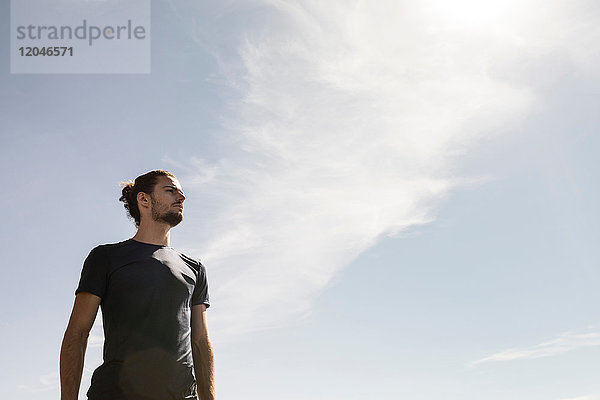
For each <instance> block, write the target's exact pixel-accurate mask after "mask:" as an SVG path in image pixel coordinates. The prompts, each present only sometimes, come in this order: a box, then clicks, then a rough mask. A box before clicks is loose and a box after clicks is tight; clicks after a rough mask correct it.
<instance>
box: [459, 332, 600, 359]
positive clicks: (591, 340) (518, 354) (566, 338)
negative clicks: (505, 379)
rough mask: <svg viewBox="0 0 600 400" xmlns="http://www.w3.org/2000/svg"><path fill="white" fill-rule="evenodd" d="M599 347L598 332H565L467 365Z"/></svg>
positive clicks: (545, 355) (533, 357) (538, 356)
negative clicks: (532, 344) (544, 340)
mask: <svg viewBox="0 0 600 400" xmlns="http://www.w3.org/2000/svg"><path fill="white" fill-rule="evenodd" d="M592 346H600V332H587V333H573V332H567V333H563V334H561V335H559V336H558V337H556V338H554V339H552V340H549V341H546V342H542V343H539V344H536V345H534V346H530V347H522V348H515V349H507V350H503V351H501V352H498V353H495V354H492V355H491V356H488V357H484V358H482V359H480V360H477V361H473V362H471V363H470V364H469V365H470V366H476V365H478V364H483V363H488V362H497V361H515V360H530V359H535V358H542V357H552V356H556V355H559V354H563V353H566V352H569V351H572V350H576V349H579V348H582V347H592Z"/></svg>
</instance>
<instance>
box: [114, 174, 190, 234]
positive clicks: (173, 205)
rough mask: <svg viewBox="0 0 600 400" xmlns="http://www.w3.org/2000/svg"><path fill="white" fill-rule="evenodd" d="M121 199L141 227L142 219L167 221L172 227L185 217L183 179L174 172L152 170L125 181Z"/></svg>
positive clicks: (136, 223)
mask: <svg viewBox="0 0 600 400" xmlns="http://www.w3.org/2000/svg"><path fill="white" fill-rule="evenodd" d="M122 186H123V191H122V194H121V197H120V198H119V200H120V201H122V202H123V203H124V206H125V209H126V210H127V213H128V214H129V216H130V217H131V218H132V219H133V220H134V221H135V225H136V226H140V223H141V221H142V219H151V220H153V221H156V222H164V223H166V224H168V225H169V226H171V227H174V226H175V225H177V224H179V223H180V222H181V220H182V219H183V201H184V200H185V196H184V195H183V191H182V189H181V185H180V184H179V181H178V180H177V178H176V177H175V175H173V174H172V173H170V172H168V171H163V170H156V171H150V172H148V173H145V174H144V175H140V176H138V177H137V178H135V181H133V182H132V181H129V182H124V183H122Z"/></svg>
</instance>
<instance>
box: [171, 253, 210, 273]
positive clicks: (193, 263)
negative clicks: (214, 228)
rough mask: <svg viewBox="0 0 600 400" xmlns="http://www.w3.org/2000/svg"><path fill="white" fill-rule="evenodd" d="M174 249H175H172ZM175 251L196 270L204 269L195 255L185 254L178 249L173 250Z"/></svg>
mask: <svg viewBox="0 0 600 400" xmlns="http://www.w3.org/2000/svg"><path fill="white" fill-rule="evenodd" d="M173 250H175V249H173ZM175 251H176V252H177V254H178V255H179V257H180V258H181V259H182V260H183V261H184V262H185V263H186V264H188V265H190V266H191V267H192V268H194V269H195V270H197V271H202V270H204V265H202V262H201V261H200V259H199V258H196V257H190V256H188V255H187V254H184V253H182V252H181V251H179V250H175Z"/></svg>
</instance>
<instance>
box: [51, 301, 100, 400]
mask: <svg viewBox="0 0 600 400" xmlns="http://www.w3.org/2000/svg"><path fill="white" fill-rule="evenodd" d="M100 301H101V299H100V297H98V296H96V295H93V294H91V293H87V292H80V293H78V294H77V296H75V304H73V311H72V312H71V318H70V319H69V324H68V325H67V330H66V331H65V336H64V338H63V341H62V346H61V348H60V398H61V400H77V397H78V395H79V386H80V385H81V374H82V373H83V358H84V356H85V349H86V347H87V340H88V336H89V333H90V329H92V325H93V324H94V320H95V319H96V314H97V313H98V306H99V305H100Z"/></svg>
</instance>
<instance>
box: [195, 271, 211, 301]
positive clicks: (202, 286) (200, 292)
mask: <svg viewBox="0 0 600 400" xmlns="http://www.w3.org/2000/svg"><path fill="white" fill-rule="evenodd" d="M198 266H199V268H198V279H196V287H195V288H194V293H193V294H192V305H193V306H195V305H198V304H204V305H206V308H208V307H210V298H209V296H208V279H206V268H204V265H202V263H201V262H198Z"/></svg>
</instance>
